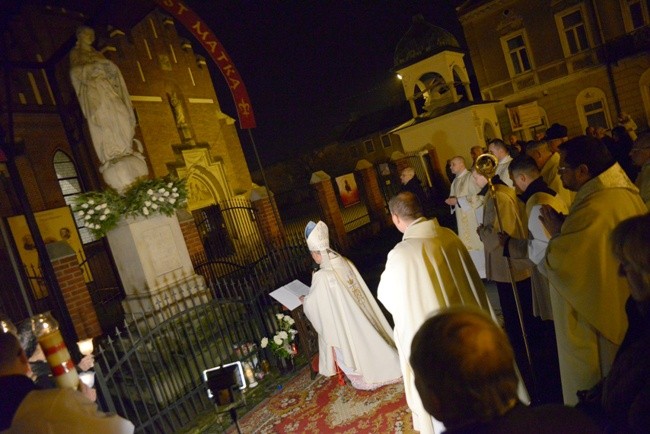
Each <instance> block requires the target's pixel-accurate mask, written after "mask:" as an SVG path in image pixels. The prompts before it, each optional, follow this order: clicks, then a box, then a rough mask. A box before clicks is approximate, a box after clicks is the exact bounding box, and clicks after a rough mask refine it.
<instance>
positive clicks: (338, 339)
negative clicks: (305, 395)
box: [301, 221, 402, 390]
mask: <svg viewBox="0 0 650 434" xmlns="http://www.w3.org/2000/svg"><path fill="white" fill-rule="evenodd" d="M305 237H306V238H307V246H308V247H309V250H310V252H311V256H312V258H313V259H314V261H315V262H316V263H317V264H318V265H319V267H320V268H319V270H317V271H316V272H314V274H313V276H312V283H311V289H310V291H309V294H308V295H306V296H304V297H301V298H302V300H303V309H304V312H305V315H306V316H307V318H308V319H309V321H310V322H311V323H312V326H313V327H314V329H315V330H316V332H317V333H318V355H319V366H318V371H319V373H321V374H322V375H325V376H326V377H330V376H332V375H334V374H336V365H338V367H339V368H340V369H341V371H343V373H344V374H345V375H346V376H347V378H348V379H349V380H350V383H351V384H352V386H353V387H354V388H356V389H362V390H373V389H376V388H378V387H381V386H383V385H386V384H391V383H396V382H398V381H401V376H402V373H401V370H400V365H399V358H398V356H397V350H396V348H395V343H394V342H393V338H392V335H393V331H392V329H391V327H390V325H389V324H388V322H387V321H386V318H385V317H384V315H383V314H382V312H381V309H380V308H379V305H378V304H377V301H376V300H375V299H374V297H373V296H372V294H371V293H370V290H369V289H368V287H367V286H366V283H365V282H364V281H363V278H362V277H361V275H360V274H359V272H358V271H357V269H356V267H355V266H354V264H352V262H350V261H349V260H348V259H347V258H345V257H343V256H342V255H340V254H339V253H337V252H335V251H334V250H332V249H330V246H329V230H328V228H327V225H326V224H325V223H323V222H322V221H319V222H318V223H314V222H309V223H308V224H307V227H306V228H305Z"/></svg>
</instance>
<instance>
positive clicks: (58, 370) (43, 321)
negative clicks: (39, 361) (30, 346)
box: [32, 313, 79, 389]
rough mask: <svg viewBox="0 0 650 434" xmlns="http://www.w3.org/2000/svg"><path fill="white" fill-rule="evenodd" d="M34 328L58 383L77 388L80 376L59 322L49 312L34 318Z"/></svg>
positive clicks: (63, 386)
mask: <svg viewBox="0 0 650 434" xmlns="http://www.w3.org/2000/svg"><path fill="white" fill-rule="evenodd" d="M32 330H33V331H34V334H35V335H36V338H37V339H38V343H39V344H40V345H41V348H42V349H43V353H44V354H45V357H46V358H47V363H48V364H49V365H50V368H51V369H52V374H54V381H55V382H56V385H57V386H58V387H61V388H70V389H76V388H77V386H78V385H79V376H78V375H77V370H76V369H75V367H74V362H73V361H72V358H71V357H70V353H69V352H68V347H66V346H65V342H63V336H61V332H60V331H59V323H58V322H57V321H56V320H55V319H54V318H52V316H51V315H50V314H49V313H45V314H40V315H37V316H35V317H33V318H32Z"/></svg>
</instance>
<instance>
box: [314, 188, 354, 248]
mask: <svg viewBox="0 0 650 434" xmlns="http://www.w3.org/2000/svg"><path fill="white" fill-rule="evenodd" d="M311 184H312V186H313V188H314V189H315V190H316V196H317V197H318V202H319V203H320V208H321V210H322V213H323V214H322V217H323V220H324V221H325V223H326V224H327V226H328V228H329V232H330V238H334V239H335V240H336V241H337V243H338V245H339V248H340V249H341V253H345V252H346V251H347V250H348V248H349V247H350V242H349V240H348V234H347V232H346V231H345V224H344V223H343V216H342V215H341V210H340V208H339V203H338V201H337V199H336V193H335V192H334V186H333V185H332V180H331V179H330V178H329V176H327V179H322V180H320V181H316V182H314V180H313V178H312V182H311Z"/></svg>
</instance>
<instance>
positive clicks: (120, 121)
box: [70, 27, 149, 192]
mask: <svg viewBox="0 0 650 434" xmlns="http://www.w3.org/2000/svg"><path fill="white" fill-rule="evenodd" d="M94 41H95V32H94V30H93V29H91V28H90V27H79V29H77V45H76V46H75V47H74V48H73V49H72V51H71V52H70V78H71V80H72V86H73V87H74V89H75V92H76V94H77V98H78V100H79V105H80V106H81V111H82V112H83V114H84V116H85V117H86V120H87V121H88V129H89V130H90V136H91V138H92V142H93V146H94V147H95V152H96V153H97V157H98V158H99V161H100V162H101V166H100V167H99V171H100V173H102V175H103V177H104V181H106V183H107V184H108V185H109V186H111V187H113V188H115V189H116V190H117V191H118V192H122V191H123V190H124V189H125V188H126V187H127V186H128V185H130V184H131V183H133V182H134V181H135V180H136V179H137V178H139V177H142V176H146V175H147V174H148V173H149V170H148V168H147V164H146V162H145V161H144V156H143V155H142V154H141V152H142V144H141V143H140V142H139V141H138V140H136V139H134V137H133V136H134V135H135V114H134V112H133V105H132V104H131V100H130V98H129V92H128V90H127V88H126V84H125V83H124V78H123V77H122V74H121V73H120V70H119V69H118V67H117V66H116V65H115V64H114V63H113V62H111V61H110V60H108V59H106V58H105V57H104V56H103V55H102V54H101V53H100V52H98V51H97V50H95V49H94V48H93V46H92V43H93V42H94ZM134 141H135V142H136V144H137V145H138V151H134V150H133V142H134Z"/></svg>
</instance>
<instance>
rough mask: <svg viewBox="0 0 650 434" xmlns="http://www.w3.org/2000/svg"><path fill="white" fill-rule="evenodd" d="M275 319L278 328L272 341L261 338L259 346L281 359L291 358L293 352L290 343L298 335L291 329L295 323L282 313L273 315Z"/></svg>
mask: <svg viewBox="0 0 650 434" xmlns="http://www.w3.org/2000/svg"><path fill="white" fill-rule="evenodd" d="M275 317H276V318H277V320H278V324H279V326H280V327H279V328H278V330H277V332H276V333H275V336H273V338H272V339H269V338H267V337H264V338H262V340H261V342H260V346H261V347H262V348H266V347H270V348H271V351H273V353H274V354H275V355H276V356H278V357H281V358H283V359H286V358H288V357H293V356H294V355H295V351H294V349H293V348H292V346H291V343H292V342H293V341H294V339H295V336H296V335H297V334H298V332H297V331H296V329H294V328H293V325H294V324H295V323H296V322H295V321H294V319H293V318H291V317H290V316H289V315H285V314H282V313H277V314H275Z"/></svg>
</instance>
